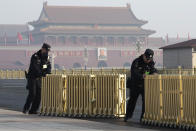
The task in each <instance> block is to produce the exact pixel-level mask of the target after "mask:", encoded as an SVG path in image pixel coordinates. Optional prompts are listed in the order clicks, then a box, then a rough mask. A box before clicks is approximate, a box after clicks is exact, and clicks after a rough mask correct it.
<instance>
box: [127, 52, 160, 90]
mask: <svg viewBox="0 0 196 131" xmlns="http://www.w3.org/2000/svg"><path fill="white" fill-rule="evenodd" d="M154 65H155V63H154V61H152V62H150V63H148V64H147V63H144V61H143V55H141V56H140V57H139V58H137V59H135V60H134V61H133V63H132V66H131V70H130V71H131V79H130V82H131V83H130V86H131V87H130V88H138V87H141V88H144V78H143V75H144V74H145V73H146V72H148V73H149V74H153V73H156V72H157V70H156V69H155V67H154Z"/></svg>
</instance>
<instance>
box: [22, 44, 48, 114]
mask: <svg viewBox="0 0 196 131" xmlns="http://www.w3.org/2000/svg"><path fill="white" fill-rule="evenodd" d="M50 48H51V47H50V45H48V44H46V43H44V44H43V46H42V48H41V49H40V50H39V51H38V52H36V53H35V54H33V55H32V57H31V61H30V67H29V71H28V73H27V89H28V90H29V94H28V96H27V99H26V103H25V105H24V108H23V113H27V112H28V113H29V114H37V111H38V109H39V105H40V101H41V78H42V77H44V76H46V74H50V73H51V63H50V61H49V55H48V53H49V51H50Z"/></svg>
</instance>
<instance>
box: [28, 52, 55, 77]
mask: <svg viewBox="0 0 196 131" xmlns="http://www.w3.org/2000/svg"><path fill="white" fill-rule="evenodd" d="M50 73H51V63H50V61H49V56H48V55H47V54H46V55H45V56H43V55H42V54H41V50H39V51H38V52H36V53H35V54H33V55H32V57H31V62H30V67H29V72H28V78H40V77H43V76H45V75H46V74H50Z"/></svg>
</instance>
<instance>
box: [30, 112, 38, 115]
mask: <svg viewBox="0 0 196 131" xmlns="http://www.w3.org/2000/svg"><path fill="white" fill-rule="evenodd" d="M29 114H30V115H36V114H38V112H36V111H29Z"/></svg>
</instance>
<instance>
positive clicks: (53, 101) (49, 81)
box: [40, 75, 67, 115]
mask: <svg viewBox="0 0 196 131" xmlns="http://www.w3.org/2000/svg"><path fill="white" fill-rule="evenodd" d="M66 85H67V79H66V76H63V75H48V76H47V77H43V78H42V91H41V109H40V113H41V114H43V115H63V114H62V113H63V112H64V111H66V104H67V100H66V97H65V95H66V87H67V86H66Z"/></svg>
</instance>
